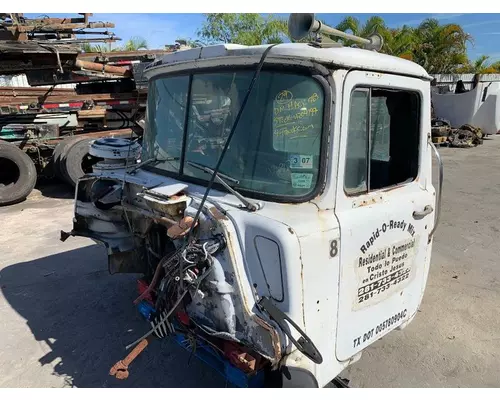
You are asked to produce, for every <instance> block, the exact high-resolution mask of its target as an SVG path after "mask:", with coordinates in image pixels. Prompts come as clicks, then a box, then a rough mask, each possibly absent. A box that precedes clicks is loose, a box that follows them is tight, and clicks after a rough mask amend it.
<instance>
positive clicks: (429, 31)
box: [413, 18, 473, 74]
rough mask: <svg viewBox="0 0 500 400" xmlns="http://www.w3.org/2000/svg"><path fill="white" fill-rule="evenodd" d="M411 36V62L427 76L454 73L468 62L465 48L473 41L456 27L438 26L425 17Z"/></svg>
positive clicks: (455, 25)
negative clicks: (412, 43)
mask: <svg viewBox="0 0 500 400" xmlns="http://www.w3.org/2000/svg"><path fill="white" fill-rule="evenodd" d="M414 34H415V45H414V47H413V61H415V62H416V63H418V64H420V65H421V66H422V67H424V68H425V69H426V70H427V72H428V73H430V74H439V73H455V72H457V71H459V70H460V69H461V68H463V66H464V65H467V64H468V63H469V59H468V57H467V47H466V45H467V43H468V42H470V43H473V40H472V36H471V35H469V34H468V33H466V32H465V31H464V30H463V28H462V27H461V26H460V25H458V24H444V25H441V24H440V23H439V21H438V20H437V19H433V18H429V19H426V20H424V21H423V22H422V23H421V24H420V25H419V26H418V27H417V28H416V29H415V30H414Z"/></svg>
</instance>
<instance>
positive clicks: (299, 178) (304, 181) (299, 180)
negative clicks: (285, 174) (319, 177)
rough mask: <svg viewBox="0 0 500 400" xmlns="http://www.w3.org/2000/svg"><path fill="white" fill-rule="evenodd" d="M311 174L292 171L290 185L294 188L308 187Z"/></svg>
mask: <svg viewBox="0 0 500 400" xmlns="http://www.w3.org/2000/svg"><path fill="white" fill-rule="evenodd" d="M312 178H313V174H300V173H292V187H293V188H294V189H309V188H310V187H311V184H312Z"/></svg>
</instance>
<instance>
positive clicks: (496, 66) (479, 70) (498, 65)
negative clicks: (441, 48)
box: [457, 55, 500, 74]
mask: <svg viewBox="0 0 500 400" xmlns="http://www.w3.org/2000/svg"><path fill="white" fill-rule="evenodd" d="M489 59H490V57H489V56H485V55H483V56H480V57H478V58H477V59H476V60H474V61H472V62H471V61H469V62H468V63H467V64H466V65H464V66H463V67H461V68H460V69H459V70H458V71H457V72H460V73H463V74H495V73H499V72H500V61H497V62H494V63H489V62H488V60H489Z"/></svg>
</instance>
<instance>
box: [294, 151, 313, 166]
mask: <svg viewBox="0 0 500 400" xmlns="http://www.w3.org/2000/svg"><path fill="white" fill-rule="evenodd" d="M312 167H313V156H308V155H303V154H292V155H290V168H292V169H312Z"/></svg>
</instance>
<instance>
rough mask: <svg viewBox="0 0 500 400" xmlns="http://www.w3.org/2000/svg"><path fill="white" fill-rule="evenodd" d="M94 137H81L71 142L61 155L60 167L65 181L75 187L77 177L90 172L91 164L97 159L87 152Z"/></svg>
mask: <svg viewBox="0 0 500 400" xmlns="http://www.w3.org/2000/svg"><path fill="white" fill-rule="evenodd" d="M93 140H94V139H83V140H79V141H77V142H74V143H72V144H71V146H70V147H69V148H68V149H67V151H66V152H65V154H63V156H62V157H61V162H60V167H61V172H62V175H63V177H64V179H65V181H66V182H67V183H69V184H70V185H71V186H73V187H75V186H76V184H77V182H78V179H80V178H81V177H82V176H83V175H85V174H86V173H89V172H92V165H94V164H95V163H96V162H97V161H98V159H96V158H94V157H92V156H91V155H90V154H89V145H90V142H92V141H93Z"/></svg>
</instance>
